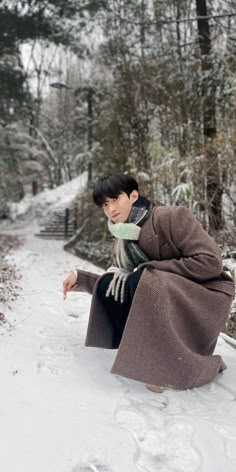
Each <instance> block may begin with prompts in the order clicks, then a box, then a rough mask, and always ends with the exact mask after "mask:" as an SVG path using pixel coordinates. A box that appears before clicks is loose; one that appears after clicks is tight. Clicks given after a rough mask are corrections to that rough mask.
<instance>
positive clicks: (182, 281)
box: [75, 206, 235, 389]
mask: <svg viewBox="0 0 236 472" xmlns="http://www.w3.org/2000/svg"><path fill="white" fill-rule="evenodd" d="M139 246H140V247H141V249H142V250H143V251H144V252H145V254H147V256H148V257H149V258H150V262H145V263H143V264H141V265H140V266H139V267H142V266H144V267H145V270H144V271H143V274H142V276H141V279H140V281H139V284H138V287H137V289H136V292H135V296H134V299H133V302H132V305H131V309H130V313H129V317H128V320H127V323H126V327H125V330H124V333H123V336H122V340H121V343H120V347H119V350H118V352H117V356H116V359H115V362H114V364H113V367H112V370H111V372H112V373H114V374H118V375H122V376H124V377H128V378H130V379H133V380H138V381H141V382H145V383H150V384H155V385H159V386H169V387H172V388H175V389H189V388H193V387H199V386H201V385H203V384H205V383H208V382H210V381H212V380H213V379H214V378H215V377H216V375H217V374H218V373H219V372H220V371H221V370H224V369H225V368H226V365H225V363H224V362H223V360H222V358H221V357H220V356H219V355H212V354H213V351H214V348H215V345H216V342H217V338H218V335H219V332H220V330H221V329H222V328H223V326H224V324H225V321H226V320H227V317H228V315H229V310H230V305H231V302H232V299H233V296H234V289H235V288H234V283H233V282H232V281H231V280H230V279H229V277H228V276H227V274H225V273H224V272H223V269H222V261H221V254H220V251H219V249H218V247H217V245H216V244H215V242H214V240H213V239H212V238H211V237H210V236H209V235H208V234H207V233H206V231H204V229H203V228H202V226H201V225H200V223H199V222H198V221H197V220H196V218H195V217H194V216H193V215H192V213H191V212H190V211H189V210H188V209H186V208H184V207H175V206H168V207H155V208H154V209H153V211H152V214H151V216H150V217H149V219H148V220H147V221H146V222H145V223H144V225H143V226H142V229H141V233H140V237H139ZM101 277H104V275H102V276H99V275H97V274H93V273H90V272H84V271H80V270H79V273H78V280H77V282H78V285H77V287H76V288H75V289H76V290H78V291H86V292H88V293H91V294H93V296H92V305H91V311H90V318H89V324H88V331H87V337H86V346H94V347H100V348H112V326H111V324H110V321H109V318H108V316H107V314H106V313H105V311H104V308H103V306H102V305H101V303H100V302H99V299H98V297H97V295H96V286H97V284H98V281H99V280H100V278H101Z"/></svg>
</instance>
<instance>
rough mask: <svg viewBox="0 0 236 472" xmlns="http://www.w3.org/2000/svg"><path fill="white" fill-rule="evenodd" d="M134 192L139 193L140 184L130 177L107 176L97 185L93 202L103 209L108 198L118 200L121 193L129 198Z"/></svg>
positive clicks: (122, 175)
mask: <svg viewBox="0 0 236 472" xmlns="http://www.w3.org/2000/svg"><path fill="white" fill-rule="evenodd" d="M133 190H137V191H138V183H137V182H136V180H135V179H134V178H133V177H131V176H130V175H126V174H113V175H107V176H105V177H102V178H101V179H99V180H98V182H97V183H96V185H95V187H94V190H93V201H94V203H95V205H97V206H99V207H101V206H102V205H103V203H105V201H106V199H107V198H117V197H118V195H120V194H121V193H126V194H127V195H128V197H129V196H130V194H131V193H132V192H133Z"/></svg>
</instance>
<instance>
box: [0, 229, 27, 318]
mask: <svg viewBox="0 0 236 472" xmlns="http://www.w3.org/2000/svg"><path fill="white" fill-rule="evenodd" d="M21 244H22V241H21V240H20V239H19V238H18V237H17V236H12V235H8V234H4V235H0V305H1V309H2V310H3V311H4V306H7V305H8V304H9V303H10V302H12V301H14V300H15V299H16V298H17V296H18V294H19V291H20V285H19V279H20V275H19V274H18V273H17V271H16V268H15V267H14V266H13V265H12V264H11V263H10V262H9V261H8V258H7V256H8V255H9V254H10V253H11V251H12V250H14V249H16V248H18V247H20V245H21ZM5 323H7V320H6V318H5V315H4V312H2V311H0V325H3V324H5Z"/></svg>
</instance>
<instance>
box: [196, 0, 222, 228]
mask: <svg viewBox="0 0 236 472" xmlns="http://www.w3.org/2000/svg"><path fill="white" fill-rule="evenodd" d="M196 9H197V16H198V17H206V16H207V4H206V0H196ZM197 24H198V36H199V46H200V50H201V62H202V74H203V82H202V97H203V131H204V142H205V162H206V179H207V188H206V191H207V201H208V213H209V225H210V229H212V230H217V229H219V228H221V227H222V185H221V181H220V172H219V162H218V154H217V148H216V143H215V138H216V135H217V130H216V105H215V95H216V90H215V84H214V71H213V64H212V58H211V50H212V49H211V37H210V27H209V20H208V19H207V18H199V19H198V21H197Z"/></svg>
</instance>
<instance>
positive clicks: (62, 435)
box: [0, 236, 236, 472]
mask: <svg viewBox="0 0 236 472" xmlns="http://www.w3.org/2000/svg"><path fill="white" fill-rule="evenodd" d="M14 260H15V262H16V264H17V266H18V267H19V269H20V271H21V273H22V276H23V277H22V280H21V285H22V287H23V290H22V292H21V294H20V297H19V299H18V300H17V301H16V302H15V303H14V304H13V305H12V310H9V313H8V319H9V321H10V322H11V323H12V324H16V323H19V321H21V320H24V321H22V322H21V323H19V324H16V326H15V327H14V328H11V329H8V330H7V331H6V328H4V331H3V330H2V331H1V334H2V336H1V345H0V369H1V370H0V372H1V401H0V452H1V470H2V471H4V472H32V471H33V472H138V471H139V472H140V471H141V472H211V471H214V472H222V471H227V472H232V471H236V350H235V349H233V348H232V347H231V346H229V345H228V344H226V343H225V341H224V340H223V339H222V338H221V339H220V340H219V343H218V348H217V350H218V352H220V353H222V354H223V355H224V359H225V360H226V363H227V364H228V370H227V371H226V372H225V373H224V374H223V375H221V376H219V377H218V379H217V380H216V381H215V382H214V383H212V384H211V385H207V386H205V387H202V388H200V389H195V390H192V391H186V392H173V391H169V392H165V393H163V394H154V393H152V392H149V391H147V390H146V389H145V388H144V386H143V385H142V384H139V383H137V382H132V381H129V380H127V379H123V378H121V377H118V376H114V375H111V374H110V372H109V371H110V368H111V365H112V362H113V359H114V357H115V352H112V351H105V350H104V351H103V350H98V349H89V348H85V347H84V337H85V333H86V326H87V320H88V312H89V305H90V296H89V295H87V294H78V293H74V294H70V295H69V296H68V299H67V300H66V301H63V299H62V280H63V278H65V276H66V275H67V273H68V272H69V271H70V270H71V269H72V268H74V267H80V268H84V269H87V270H96V268H95V267H93V266H92V265H91V264H89V263H87V262H84V261H81V260H79V259H78V258H75V257H74V256H72V255H71V254H68V253H66V252H64V251H63V250H62V243H61V242H56V241H53V242H51V241H42V240H40V239H37V238H35V237H33V236H28V238H26V240H25V244H24V246H23V248H21V249H20V250H19V251H17V252H16V253H15V255H14Z"/></svg>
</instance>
